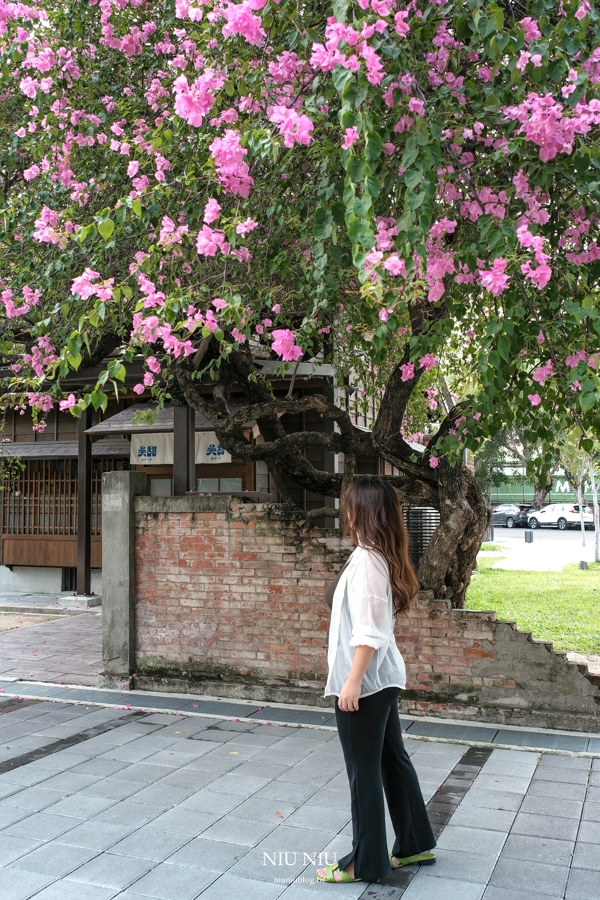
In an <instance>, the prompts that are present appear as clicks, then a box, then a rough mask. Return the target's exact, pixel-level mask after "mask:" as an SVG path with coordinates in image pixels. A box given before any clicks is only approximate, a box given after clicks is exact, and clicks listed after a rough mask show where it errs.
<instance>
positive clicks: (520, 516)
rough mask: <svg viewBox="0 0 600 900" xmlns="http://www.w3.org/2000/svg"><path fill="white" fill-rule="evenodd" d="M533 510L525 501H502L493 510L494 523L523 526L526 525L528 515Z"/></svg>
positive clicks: (512, 526)
mask: <svg viewBox="0 0 600 900" xmlns="http://www.w3.org/2000/svg"><path fill="white" fill-rule="evenodd" d="M533 511H534V507H533V506H531V505H528V504H526V503H502V504H501V505H500V506H497V507H496V509H495V510H494V511H493V516H494V525H504V526H505V527H506V528H519V527H521V528H524V527H525V526H526V525H527V519H528V515H529V514H530V513H532V512H533Z"/></svg>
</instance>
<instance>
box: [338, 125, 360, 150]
mask: <svg viewBox="0 0 600 900" xmlns="http://www.w3.org/2000/svg"><path fill="white" fill-rule="evenodd" d="M359 140H360V134H359V133H358V128H357V127H356V125H353V126H352V128H346V131H345V132H344V139H343V141H342V150H349V149H350V147H351V146H352V144H355V143H356V142H357V141H359Z"/></svg>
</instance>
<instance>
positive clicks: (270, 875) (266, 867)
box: [229, 849, 333, 883]
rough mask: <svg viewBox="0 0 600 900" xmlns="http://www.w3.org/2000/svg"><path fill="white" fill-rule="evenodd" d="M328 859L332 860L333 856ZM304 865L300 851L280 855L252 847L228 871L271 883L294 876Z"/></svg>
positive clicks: (304, 860)
mask: <svg viewBox="0 0 600 900" xmlns="http://www.w3.org/2000/svg"><path fill="white" fill-rule="evenodd" d="M328 861H329V862H333V856H332V857H330V859H329V860H328ZM306 865H307V860H306V859H305V858H304V854H302V853H288V854H286V853H283V854H282V855H281V856H280V855H279V854H278V853H275V852H274V851H273V852H271V853H269V851H268V850H258V849H253V850H249V851H248V853H246V855H245V856H243V857H242V858H241V859H240V860H239V862H237V863H235V865H234V866H232V867H231V869H230V870H229V872H230V874H231V875H237V876H239V877H240V878H251V879H253V880H255V881H267V882H271V883H273V882H274V881H275V879H276V878H277V877H279V878H290V879H292V878H295V877H296V876H297V875H299V874H300V872H302V870H303V869H305V868H306ZM280 883H283V882H280Z"/></svg>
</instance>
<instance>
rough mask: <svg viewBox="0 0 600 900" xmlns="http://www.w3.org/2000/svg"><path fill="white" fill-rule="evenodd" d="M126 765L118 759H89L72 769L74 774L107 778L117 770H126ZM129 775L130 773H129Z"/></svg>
mask: <svg viewBox="0 0 600 900" xmlns="http://www.w3.org/2000/svg"><path fill="white" fill-rule="evenodd" d="M125 768H126V766H125V765H124V763H122V762H121V760H118V759H89V760H86V761H85V762H82V763H80V764H79V765H78V766H75V767H74V768H72V769H71V772H73V774H77V773H80V774H81V775H97V776H98V777H99V778H107V777H108V776H109V775H114V774H115V773H116V772H122V771H124V770H125ZM128 777H129V774H128Z"/></svg>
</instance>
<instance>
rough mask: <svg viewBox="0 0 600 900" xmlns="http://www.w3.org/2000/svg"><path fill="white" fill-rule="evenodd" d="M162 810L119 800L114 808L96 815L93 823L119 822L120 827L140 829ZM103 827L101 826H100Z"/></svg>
mask: <svg viewBox="0 0 600 900" xmlns="http://www.w3.org/2000/svg"><path fill="white" fill-rule="evenodd" d="M162 813H163V809H162V807H160V806H153V805H151V804H149V803H131V802H130V801H129V800H121V802H120V803H115V805H114V806H109V807H108V809H105V810H104V811H103V812H101V813H98V815H97V816H95V817H94V819H93V821H98V822H119V823H121V824H122V825H131V826H133V827H135V828H141V826H142V825H147V824H148V822H151V821H152V820H153V819H156V818H157V817H158V816H160V815H162ZM100 827H103V826H100Z"/></svg>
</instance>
